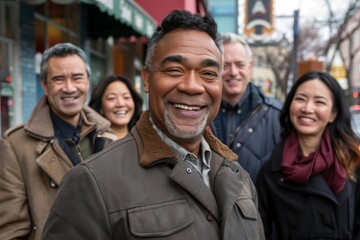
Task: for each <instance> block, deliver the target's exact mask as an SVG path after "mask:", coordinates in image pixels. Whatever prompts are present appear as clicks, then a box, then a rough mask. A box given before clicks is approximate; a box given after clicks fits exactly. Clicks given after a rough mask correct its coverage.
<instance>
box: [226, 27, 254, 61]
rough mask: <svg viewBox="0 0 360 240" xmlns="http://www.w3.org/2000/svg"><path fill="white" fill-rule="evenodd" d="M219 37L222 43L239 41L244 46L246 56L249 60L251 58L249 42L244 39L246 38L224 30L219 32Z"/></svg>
mask: <svg viewBox="0 0 360 240" xmlns="http://www.w3.org/2000/svg"><path fill="white" fill-rule="evenodd" d="M221 39H222V41H223V44H224V45H225V44H227V43H241V44H242V45H243V46H244V48H245V52H246V55H247V57H248V58H249V60H250V61H251V60H252V56H253V54H252V52H251V48H250V46H249V44H248V43H247V41H246V38H245V37H244V36H242V35H238V34H235V33H232V32H226V33H222V34H221Z"/></svg>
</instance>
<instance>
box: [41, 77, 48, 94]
mask: <svg viewBox="0 0 360 240" xmlns="http://www.w3.org/2000/svg"><path fill="white" fill-rule="evenodd" d="M40 83H41V88H42V90H43V92H44V95H45V96H47V95H48V91H47V86H46V83H45V82H44V81H43V80H40Z"/></svg>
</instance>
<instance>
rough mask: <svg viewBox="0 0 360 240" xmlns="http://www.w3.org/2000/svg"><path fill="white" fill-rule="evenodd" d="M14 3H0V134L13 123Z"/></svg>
mask: <svg viewBox="0 0 360 240" xmlns="http://www.w3.org/2000/svg"><path fill="white" fill-rule="evenodd" d="M14 11H15V3H14V2H10V1H5V2H3V1H0V134H1V136H2V134H3V133H4V132H5V131H6V130H7V129H8V128H9V127H11V126H12V125H13V121H14V110H13V108H14V107H13V105H14V104H13V103H14V101H13V100H14V99H13V96H14V88H13V71H14V55H15V54H14V48H13V47H14V31H15V17H14V16H15V14H14Z"/></svg>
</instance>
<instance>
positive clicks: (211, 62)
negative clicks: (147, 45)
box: [160, 55, 220, 68]
mask: <svg viewBox="0 0 360 240" xmlns="http://www.w3.org/2000/svg"><path fill="white" fill-rule="evenodd" d="M168 62H173V63H185V62H186V58H184V57H183V56H180V55H171V56H167V57H166V58H164V59H163V60H162V61H161V63H160V64H161V65H163V64H166V63H168ZM201 65H202V66H203V67H217V68H220V63H219V62H218V61H215V60H213V59H205V60H203V61H202V62H201Z"/></svg>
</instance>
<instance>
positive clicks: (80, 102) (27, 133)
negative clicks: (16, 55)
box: [0, 43, 115, 240]
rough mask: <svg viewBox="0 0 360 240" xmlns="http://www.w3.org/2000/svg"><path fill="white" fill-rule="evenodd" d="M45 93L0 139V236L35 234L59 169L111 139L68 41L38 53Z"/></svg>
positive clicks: (80, 57)
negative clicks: (23, 120)
mask: <svg viewBox="0 0 360 240" xmlns="http://www.w3.org/2000/svg"><path fill="white" fill-rule="evenodd" d="M40 75H41V86H42V88H43V91H44V96H43V97H42V98H41V99H40V101H39V102H38V104H37V105H36V107H35V108H34V110H33V112H32V114H31V116H30V118H29V120H28V121H27V123H25V125H20V126H17V127H14V128H11V129H9V130H7V131H6V132H5V134H4V137H3V139H1V140H0V153H1V155H0V166H1V167H0V239H2V240H7V239H40V237H41V234H42V230H43V226H44V224H45V220H46V218H47V216H48V213H49V210H50V207H51V205H52V203H53V200H54V198H55V194H56V192H57V189H58V184H59V183H60V181H61V179H62V177H63V176H64V174H65V173H66V172H67V171H68V170H69V169H70V168H71V167H72V166H74V165H77V164H78V163H80V162H82V161H83V160H84V159H85V158H86V157H88V156H89V155H90V154H92V153H94V152H98V151H100V150H101V149H102V148H103V147H104V146H105V145H107V143H109V142H111V141H112V139H115V136H114V135H113V134H111V133H110V132H109V129H110V123H109V121H108V120H106V119H105V118H103V117H102V116H101V115H99V114H98V113H96V112H95V111H94V110H92V109H91V108H89V107H85V101H86V97H87V94H88V89H89V75H90V67H89V63H88V60H87V57H86V55H85V53H84V52H83V51H82V50H81V49H80V48H78V47H76V46H74V45H72V44H70V43H60V44H57V45H55V46H53V47H51V48H49V49H48V50H46V51H45V52H44V54H43V57H42V61H41V73H40Z"/></svg>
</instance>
